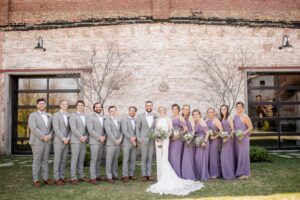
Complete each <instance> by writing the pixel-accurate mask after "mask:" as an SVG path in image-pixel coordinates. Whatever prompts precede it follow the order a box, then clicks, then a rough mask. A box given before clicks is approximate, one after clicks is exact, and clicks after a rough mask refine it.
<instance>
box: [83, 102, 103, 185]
mask: <svg viewBox="0 0 300 200" xmlns="http://www.w3.org/2000/svg"><path fill="white" fill-rule="evenodd" d="M93 109H94V113H92V114H91V115H90V116H88V117H87V121H86V123H87V129H88V132H89V144H90V149H91V161H90V176H91V183H92V184H94V185H96V184H97V180H104V179H102V178H101V177H100V164H101V159H102V154H103V152H104V148H105V139H106V136H105V133H104V119H103V116H102V115H101V112H102V105H101V103H99V102H97V103H95V104H94V105H93Z"/></svg>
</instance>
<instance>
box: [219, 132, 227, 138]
mask: <svg viewBox="0 0 300 200" xmlns="http://www.w3.org/2000/svg"><path fill="white" fill-rule="evenodd" d="M220 137H221V138H224V139H226V138H229V132H228V131H221V133H220Z"/></svg>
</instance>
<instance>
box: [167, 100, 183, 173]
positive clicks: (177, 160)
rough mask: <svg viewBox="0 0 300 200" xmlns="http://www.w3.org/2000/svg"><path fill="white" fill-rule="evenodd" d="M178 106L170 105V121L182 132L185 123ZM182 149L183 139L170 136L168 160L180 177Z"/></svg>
mask: <svg viewBox="0 0 300 200" xmlns="http://www.w3.org/2000/svg"><path fill="white" fill-rule="evenodd" d="M179 112H180V107H179V105H178V104H173V105H172V113H173V117H172V123H173V128H178V129H181V130H182V131H183V132H186V131H187V127H186V123H185V121H184V119H183V117H182V116H180V115H179ZM182 151H183V141H182V140H181V139H177V140H172V138H170V144H169V162H170V164H171V166H172V167H173V169H174V171H175V172H176V174H177V176H178V177H180V178H182V176H181V159H182Z"/></svg>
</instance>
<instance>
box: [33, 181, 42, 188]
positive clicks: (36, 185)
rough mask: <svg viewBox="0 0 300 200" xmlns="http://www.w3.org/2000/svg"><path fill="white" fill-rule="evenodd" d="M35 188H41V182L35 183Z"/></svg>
mask: <svg viewBox="0 0 300 200" xmlns="http://www.w3.org/2000/svg"><path fill="white" fill-rule="evenodd" d="M33 186H34V187H36V188H38V187H41V183H40V181H34V182H33Z"/></svg>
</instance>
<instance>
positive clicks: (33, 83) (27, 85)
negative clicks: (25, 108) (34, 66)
mask: <svg viewBox="0 0 300 200" xmlns="http://www.w3.org/2000/svg"><path fill="white" fill-rule="evenodd" d="M45 89H47V79H45V78H31V79H29V78H26V79H25V78H20V79H19V90H45Z"/></svg>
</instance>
